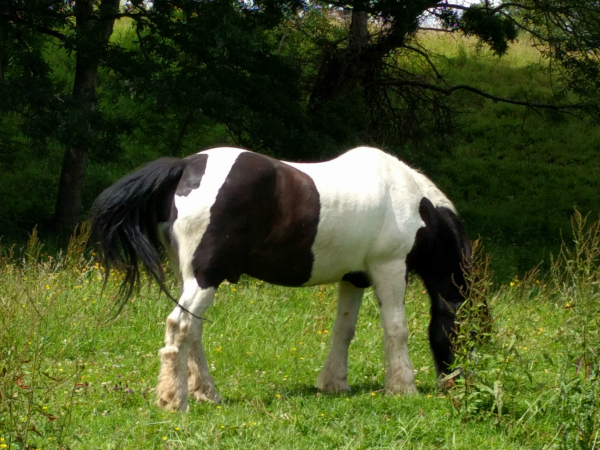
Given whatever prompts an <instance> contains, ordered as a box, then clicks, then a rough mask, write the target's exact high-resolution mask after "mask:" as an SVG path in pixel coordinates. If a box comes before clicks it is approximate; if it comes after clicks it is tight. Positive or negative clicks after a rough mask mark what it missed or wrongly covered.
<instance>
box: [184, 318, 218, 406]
mask: <svg viewBox="0 0 600 450" xmlns="http://www.w3.org/2000/svg"><path fill="white" fill-rule="evenodd" d="M203 326H204V324H203V323H200V324H199V325H198V326H197V327H195V328H194V330H193V331H192V333H193V334H192V342H191V345H190V352H189V356H188V391H189V394H190V395H191V396H192V397H193V398H194V399H196V401H199V402H212V403H221V396H220V395H219V394H218V393H217V391H216V390H215V382H214V380H213V378H212V377H211V375H210V372H209V370H208V363H207V361H206V355H205V354H204V347H203V346H202V328H203Z"/></svg>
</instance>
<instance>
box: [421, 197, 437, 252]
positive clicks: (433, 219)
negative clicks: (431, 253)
mask: <svg viewBox="0 0 600 450" xmlns="http://www.w3.org/2000/svg"><path fill="white" fill-rule="evenodd" d="M419 215H420V216H421V219H423V222H425V232H426V234H427V241H428V243H429V246H430V247H431V245H432V244H433V242H434V241H435V236H437V233H438V231H439V226H440V223H439V219H440V217H439V212H438V210H437V208H436V207H435V206H433V203H431V200H429V199H428V198H427V197H423V198H422V199H421V203H420V204H419Z"/></svg>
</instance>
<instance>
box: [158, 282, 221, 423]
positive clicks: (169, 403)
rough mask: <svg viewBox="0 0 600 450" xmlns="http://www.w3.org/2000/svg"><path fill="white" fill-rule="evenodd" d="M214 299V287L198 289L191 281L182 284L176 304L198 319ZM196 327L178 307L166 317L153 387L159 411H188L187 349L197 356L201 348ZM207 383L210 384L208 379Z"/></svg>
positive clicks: (193, 321)
mask: <svg viewBox="0 0 600 450" xmlns="http://www.w3.org/2000/svg"><path fill="white" fill-rule="evenodd" d="M214 296H215V289H214V288H208V289H201V288H200V287H199V286H198V284H197V282H196V280H193V279H192V280H191V281H189V282H187V283H184V288H183V293H182V295H181V298H180V299H179V304H180V305H181V306H182V307H183V308H185V309H187V310H188V311H190V312H191V313H193V314H194V315H196V316H200V317H201V316H202V314H204V312H205V311H206V310H207V309H208V307H209V306H210V305H211V304H212V302H213V299H214ZM200 326H201V324H200V319H197V318H194V317H192V316H191V315H190V314H189V313H188V312H186V311H184V310H183V309H182V308H180V307H179V306H178V307H176V308H175V309H174V310H173V312H172V313H171V314H170V315H169V317H168V318H167V330H166V333H165V346H164V347H163V348H162V349H161V350H160V352H159V355H160V358H161V367H160V372H159V375H158V385H157V387H156V395H157V401H156V404H157V406H159V407H160V408H163V409H166V410H171V411H175V410H180V411H187V410H188V403H187V397H188V378H189V369H188V365H189V362H188V360H189V357H190V356H189V355H190V350H192V353H194V352H195V354H197V353H198V352H197V348H198V347H200V348H202V344H201V342H200V341H198V339H197V337H198V336H200V337H201V332H200V333H198V328H199V327H200ZM193 349H196V350H193ZM203 354H204V352H203V351H202V355H203ZM205 364H206V363H205ZM209 382H212V378H211V379H210V381H209ZM213 390H214V387H213Z"/></svg>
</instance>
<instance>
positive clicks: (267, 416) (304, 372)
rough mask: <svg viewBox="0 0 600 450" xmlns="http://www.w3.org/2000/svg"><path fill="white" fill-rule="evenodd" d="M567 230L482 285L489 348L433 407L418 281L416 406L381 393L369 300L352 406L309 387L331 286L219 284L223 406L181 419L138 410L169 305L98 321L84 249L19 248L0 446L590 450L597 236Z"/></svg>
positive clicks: (3, 351)
mask: <svg viewBox="0 0 600 450" xmlns="http://www.w3.org/2000/svg"><path fill="white" fill-rule="evenodd" d="M588 222H589V221H588ZM573 224H574V230H575V232H574V234H573V239H574V241H576V245H573V244H572V243H569V244H568V245H566V246H564V247H563V250H562V253H561V254H560V255H559V257H557V258H556V259H555V262H554V264H553V266H552V271H551V272H550V274H549V275H548V276H547V277H542V276H541V275H540V274H539V272H536V271H533V272H530V273H528V274H520V275H519V274H514V275H513V277H512V279H511V281H510V282H507V283H504V284H501V285H492V286H491V289H490V290H489V295H488V296H487V300H488V302H489V304H490V308H491V312H492V316H493V329H492V331H491V333H490V335H489V340H488V341H487V342H484V343H482V344H480V345H479V346H478V347H477V349H476V352H475V353H472V352H470V351H469V352H467V353H466V354H467V355H468V356H467V359H463V360H462V364H463V367H465V368H467V369H468V372H467V373H468V376H467V377H466V378H463V379H460V380H459V382H458V385H457V386H456V387H455V388H454V389H452V390H450V391H447V392H441V391H439V390H438V389H437V387H436V380H435V370H434V368H433V364H432V359H431V356H430V352H429V348H428V343H427V326H428V321H429V317H428V309H429V301H428V299H427V296H426V295H425V291H424V288H423V286H422V285H421V283H420V282H419V281H418V280H417V279H413V280H411V284H410V288H409V290H408V293H407V298H406V303H407V314H408V324H409V328H410V338H409V339H410V342H409V348H410V354H411V357H412V360H413V365H414V368H415V372H416V383H417V387H418V389H419V392H420V395H419V396H416V397H394V396H390V395H387V394H386V393H385V392H384V391H383V390H382V387H383V380H384V376H385V368H384V359H383V349H382V331H381V327H380V322H379V311H378V305H377V301H376V299H375V298H374V295H373V293H372V291H370V290H369V291H368V293H367V295H366V297H365V299H364V302H363V307H362V309H361V313H360V317H359V321H358V327H357V334H356V338H355V339H354V341H353V343H352V345H351V348H350V370H349V383H350V385H351V387H352V389H353V391H352V392H351V393H347V394H339V395H326V394H320V393H318V392H317V391H316V389H315V388H314V387H313V385H314V381H315V378H316V375H317V373H318V371H319V370H320V368H321V366H322V364H323V362H324V359H325V356H326V352H327V349H328V346H329V340H330V332H331V329H332V325H333V318H334V315H335V288H334V287H333V286H320V287H314V288H304V289H300V288H299V289H291V288H283V287H277V286H271V285H267V284H266V283H262V282H259V281H255V280H251V279H247V278H244V279H242V280H241V281H240V283H238V284H236V285H223V286H221V288H220V289H219V291H218V293H217V297H216V301H215V304H214V306H213V307H212V308H211V309H210V310H209V311H208V312H207V314H206V317H207V318H208V319H209V320H210V322H207V323H206V324H205V333H204V336H205V339H204V346H205V349H206V353H207V359H208V362H209V365H210V367H211V371H212V374H213V376H214V378H215V382H216V386H217V389H218V391H219V392H220V394H221V395H222V396H223V399H224V402H223V403H222V404H221V405H213V404H196V403H192V405H191V409H190V413H189V414H180V413H170V412H168V411H167V412H164V411H161V410H159V409H157V408H156V407H155V406H154V393H153V391H154V386H155V382H156V376H157V372H158V364H159V361H158V357H157V351H158V349H159V348H160V347H161V346H162V336H163V331H164V325H165V319H166V316H167V315H168V313H169V311H170V310H171V308H172V304H171V303H170V302H169V301H168V299H166V297H165V296H164V295H163V296H160V295H159V294H158V290H157V288H156V286H153V287H151V288H143V289H142V290H141V292H140V293H139V294H136V295H135V296H134V297H133V298H132V299H131V300H130V301H129V302H128V304H127V305H126V306H125V308H124V310H123V312H122V314H121V315H119V316H118V317H116V318H113V315H114V312H115V310H114V304H115V299H116V295H117V285H118V284H119V282H120V276H119V275H118V274H117V275H115V276H112V277H111V279H110V280H109V281H108V284H107V285H106V287H105V289H104V290H103V281H102V277H103V271H102V269H101V268H100V267H99V266H98V265H97V264H96V263H94V262H93V261H92V260H91V259H89V258H88V256H86V254H85V252H84V251H83V244H84V241H85V238H84V237H83V238H79V239H74V240H73V241H72V244H71V246H70V247H69V250H68V251H67V252H66V253H65V254H64V255H61V256H58V257H53V256H48V255H46V254H44V252H43V248H42V247H41V246H40V243H39V241H38V240H37V238H36V236H35V235H33V236H32V238H31V240H30V243H29V247H28V248H27V250H26V251H25V252H24V253H23V255H22V256H20V257H18V258H17V257H16V256H15V255H11V254H10V250H9V249H4V250H3V256H2V258H1V260H0V276H1V283H0V337H1V339H0V446H1V448H11V449H23V448H39V449H47V448H73V449H76V448H81V449H88V448H103V449H137V448H156V449H165V448H169V449H175V448H182V449H184V448H220V449H221V448H224V449H227V448H231V449H239V448H249V447H251V446H252V447H261V448H297V449H304V448H307V449H308V448H402V449H412V448H426V449H435V448H457V449H460V448H464V449H467V448H492V447H493V448H498V449H522V448H540V449H541V448H545V449H548V448H553V449H555V448H556V449H558V448H564V449H570V448H592V447H593V446H594V445H596V446H597V445H598V443H600V435H599V433H598V430H599V424H600V416H599V410H600V404H599V402H600V400H599V398H600V397H599V395H598V394H600V389H599V386H598V375H599V373H600V358H598V353H597V350H596V345H595V344H596V343H597V342H598V340H599V339H600V324H599V323H598V317H597V310H598V305H599V304H600V303H599V302H600V291H599V289H598V286H600V268H599V265H598V258H599V257H600V223H595V224H591V223H588V224H586V223H585V220H583V219H582V218H581V217H580V216H576V220H575V221H574V222H573ZM482 275H483V273H480V274H479V275H478V276H477V278H478V279H479V280H489V278H486V276H482ZM485 282H487V281H485ZM169 286H170V288H171V289H172V290H173V292H176V286H175V284H174V283H173V282H172V281H171V282H169ZM484 288H485V289H486V290H487V289H488V288H487V287H485V286H484ZM472 326H473V323H471V322H470V323H469V325H468V327H467V330H468V329H470V327H472ZM466 333H467V334H468V331H467V332H466Z"/></svg>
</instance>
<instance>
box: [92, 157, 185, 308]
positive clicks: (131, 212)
mask: <svg viewBox="0 0 600 450" xmlns="http://www.w3.org/2000/svg"><path fill="white" fill-rule="evenodd" d="M185 165H186V162H185V160H180V159H175V158H161V159H158V160H156V161H152V162H151V163H148V164H147V165H145V166H144V167H142V168H141V169H139V170H137V171H136V172H133V173H131V174H129V175H127V176H125V177H123V178H121V179H120V180H119V181H117V182H116V183H115V184H113V185H112V186H111V187H109V188H108V189H106V190H105V191H104V192H102V194H100V196H99V197H98V199H97V200H96V202H95V203H94V206H93V208H92V234H91V237H92V242H94V243H95V244H96V248H97V252H98V257H99V259H100V261H101V262H102V263H103V265H104V267H105V268H106V273H105V277H106V278H105V280H108V277H109V275H110V271H111V269H112V268H116V269H118V270H121V271H124V272H125V279H124V280H123V283H122V285H121V294H122V296H123V302H122V304H121V306H120V308H119V312H120V311H121V309H122V308H123V305H124V304H125V302H126V301H127V299H128V298H129V297H130V296H131V294H132V293H133V289H134V288H135V286H136V284H137V283H138V282H139V281H140V269H139V262H140V261H141V262H142V265H143V267H144V269H145V270H146V273H148V274H150V275H151V276H152V277H153V278H154V279H155V280H156V281H157V283H158V285H159V286H160V288H161V289H162V290H163V291H164V292H165V293H166V294H167V296H168V297H169V298H171V299H172V300H174V299H173V297H172V296H171V295H170V294H169V292H167V289H166V288H165V285H164V272H163V268H162V258H161V243H160V238H159V234H158V233H159V231H158V224H159V223H160V222H166V221H168V220H169V214H170V211H171V205H172V202H173V196H174V194H175V189H176V187H177V184H178V183H179V180H180V179H181V176H182V174H183V170H184V169H185ZM174 301H175V302H176V300H174ZM117 314H118V312H117Z"/></svg>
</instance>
